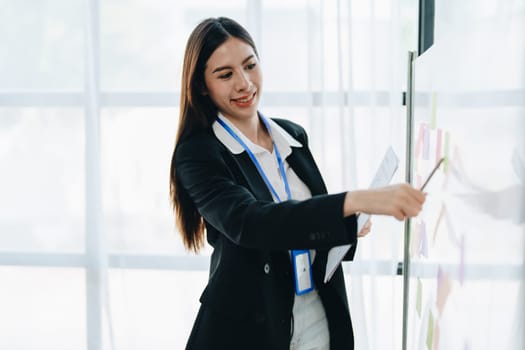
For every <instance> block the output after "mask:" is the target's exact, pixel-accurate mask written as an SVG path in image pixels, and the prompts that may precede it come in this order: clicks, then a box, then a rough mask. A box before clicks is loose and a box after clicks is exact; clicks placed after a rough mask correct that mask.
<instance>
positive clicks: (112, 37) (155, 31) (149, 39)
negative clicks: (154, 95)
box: [100, 0, 246, 91]
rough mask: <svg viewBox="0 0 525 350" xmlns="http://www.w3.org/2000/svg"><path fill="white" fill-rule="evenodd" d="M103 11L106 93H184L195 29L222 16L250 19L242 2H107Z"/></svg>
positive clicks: (102, 66)
mask: <svg viewBox="0 0 525 350" xmlns="http://www.w3.org/2000/svg"><path fill="white" fill-rule="evenodd" d="M100 8H101V19H100V21H101V35H100V40H101V86H102V89H103V90H104V91H166V90H170V91H179V90H180V77H181V74H182V61H183V55H184V49H185V46H186V40H187V38H188V36H189V34H190V32H191V31H192V30H193V28H194V27H195V25H196V24H197V23H198V22H200V21H201V20H202V19H204V18H206V17H216V16H217V14H219V13H220V15H221V16H229V17H232V18H235V19H238V20H239V21H240V22H241V23H242V24H245V23H243V21H242V20H243V19H244V17H245V13H246V9H245V1H241V0H235V1H221V2H217V1H210V0H207V1H203V0H199V1H195V0H193V1H163V0H154V1H151V0H107V1H102V2H101V6H100ZM115 18H118V20H115Z"/></svg>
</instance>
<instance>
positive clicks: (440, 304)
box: [436, 266, 452, 315]
mask: <svg viewBox="0 0 525 350" xmlns="http://www.w3.org/2000/svg"><path fill="white" fill-rule="evenodd" d="M451 287H452V283H451V281H450V277H449V276H448V274H447V273H446V272H445V271H443V269H442V268H441V266H439V267H438V275H437V300H436V306H437V308H438V310H439V314H440V315H442V314H443V309H444V308H445V304H446V302H447V299H448V296H449V294H450V290H451Z"/></svg>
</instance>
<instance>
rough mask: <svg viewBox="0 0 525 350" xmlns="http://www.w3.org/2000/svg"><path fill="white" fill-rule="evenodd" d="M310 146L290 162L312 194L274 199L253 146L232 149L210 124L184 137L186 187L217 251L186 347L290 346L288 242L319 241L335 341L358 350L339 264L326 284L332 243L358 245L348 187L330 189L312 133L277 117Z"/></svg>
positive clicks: (179, 166)
mask: <svg viewBox="0 0 525 350" xmlns="http://www.w3.org/2000/svg"><path fill="white" fill-rule="evenodd" d="M275 122H277V123H278V124H279V125H280V126H281V127H283V128H284V129H285V130H286V131H287V132H288V133H289V134H290V135H291V136H292V137H293V138H295V139H296V140H298V141H299V142H300V143H301V144H302V145H303V147H300V148H299V147H292V153H291V154H290V155H289V156H288V157H287V158H286V161H287V162H288V164H289V165H290V167H292V168H293V170H294V171H295V173H296V174H297V175H298V176H299V178H300V179H301V180H302V181H303V182H304V183H305V184H306V185H307V186H308V188H309V189H310V191H311V192H312V195H313V197H312V198H311V199H308V200H304V201H295V200H289V201H284V202H281V203H274V202H273V199H272V196H271V194H270V192H269V190H268V188H267V187H266V185H265V183H264V181H263V180H262V178H261V177H260V175H259V173H258V172H257V169H256V168H255V166H254V165H253V163H252V161H251V159H250V158H249V156H248V155H247V153H246V152H243V153H241V154H238V155H234V154H232V153H231V152H230V151H229V150H228V149H227V148H226V147H225V146H224V145H223V144H222V143H221V142H220V141H219V140H218V139H217V138H216V137H215V135H214V133H213V131H212V130H211V128H210V129H209V130H206V131H202V132H199V133H197V134H193V135H192V136H191V137H189V138H186V139H185V140H182V141H181V142H179V144H178V146H177V147H176V150H175V153H174V155H173V156H174V161H175V175H176V181H178V186H179V187H178V188H179V189H181V190H182V191H183V193H182V195H183V196H187V198H188V199H190V200H191V202H193V203H194V205H195V206H196V208H197V209H198V211H199V213H200V214H201V215H202V216H203V218H204V220H205V224H206V234H207V240H208V242H209V244H210V245H212V246H213V248H214V250H213V253H212V256H211V266H210V276H209V282H208V285H207V287H206V289H205V290H204V292H203V293H202V295H201V297H200V301H201V307H200V310H199V313H198V315H197V319H196V321H195V324H194V326H193V330H192V332H191V335H190V338H189V340H188V344H187V349H199V350H200V349H228V350H235V349H243V350H244V349H261V350H262V349H264V350H270V349H272V350H273V349H275V350H277V349H279V350H281V349H282V350H284V349H289V347H290V339H291V318H292V307H293V302H294V293H295V290H294V281H293V279H294V278H293V271H292V265H291V261H290V257H289V253H288V251H289V250H291V249H316V250H317V255H316V258H315V262H314V264H313V275H314V282H315V285H316V288H317V289H318V292H319V295H320V297H321V300H322V302H323V305H324V308H325V312H326V315H327V319H328V326H329V331H330V349H332V350H336V349H345V350H348V349H353V343H354V338H353V332H352V323H351V320H350V314H349V310H348V304H347V295H346V290H345V284H344V278H343V273H342V269H341V267H339V268H338V269H337V271H336V272H335V274H334V276H333V277H332V278H331V280H330V281H329V282H328V283H327V284H324V283H323V277H324V272H325V267H326V258H327V252H328V249H329V248H331V247H333V246H337V245H342V244H349V243H352V244H353V245H352V249H351V250H350V252H349V253H348V254H347V256H346V259H352V258H353V255H354V253H355V248H356V245H357V232H356V231H357V221H356V216H355V215H352V216H350V217H348V218H343V215H342V214H343V201H344V196H345V194H344V193H339V194H334V195H327V194H326V192H327V191H326V186H325V184H324V182H323V179H322V177H321V174H320V172H319V169H318V168H317V166H316V164H315V161H314V159H313V157H312V154H311V153H310V150H309V148H308V140H307V135H306V132H305V131H304V129H303V128H302V127H300V126H299V125H297V124H294V123H292V122H290V121H286V120H281V119H275Z"/></svg>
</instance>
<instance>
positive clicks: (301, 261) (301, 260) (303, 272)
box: [292, 250, 314, 295]
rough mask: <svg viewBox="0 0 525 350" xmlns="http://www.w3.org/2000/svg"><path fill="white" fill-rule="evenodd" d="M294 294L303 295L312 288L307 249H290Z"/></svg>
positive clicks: (310, 265) (310, 263)
mask: <svg viewBox="0 0 525 350" xmlns="http://www.w3.org/2000/svg"><path fill="white" fill-rule="evenodd" d="M292 262H293V268H294V276H295V294H297V295H303V294H306V293H308V292H310V291H312V290H313V289H314V281H313V277H312V262H311V259H310V251H309V250H292Z"/></svg>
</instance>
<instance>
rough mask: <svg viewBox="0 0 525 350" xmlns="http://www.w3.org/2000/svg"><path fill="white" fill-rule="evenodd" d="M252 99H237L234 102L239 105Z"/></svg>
mask: <svg viewBox="0 0 525 350" xmlns="http://www.w3.org/2000/svg"><path fill="white" fill-rule="evenodd" d="M252 98H253V95H252V96H250V97H248V98H242V99H240V98H238V99H236V100H235V101H237V102H240V103H246V102H248V101H251V99H252Z"/></svg>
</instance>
